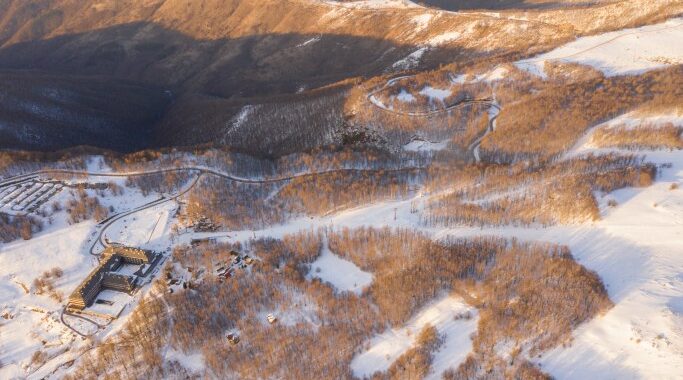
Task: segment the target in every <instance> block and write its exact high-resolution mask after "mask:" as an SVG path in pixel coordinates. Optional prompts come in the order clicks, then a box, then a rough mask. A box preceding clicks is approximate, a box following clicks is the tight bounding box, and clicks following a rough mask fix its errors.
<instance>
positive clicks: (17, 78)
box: [0, 71, 170, 151]
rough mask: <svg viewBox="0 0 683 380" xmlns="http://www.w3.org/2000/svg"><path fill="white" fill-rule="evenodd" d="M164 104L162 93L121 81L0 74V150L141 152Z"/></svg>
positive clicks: (17, 73) (28, 73)
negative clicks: (88, 148) (80, 147)
mask: <svg viewBox="0 0 683 380" xmlns="http://www.w3.org/2000/svg"><path fill="white" fill-rule="evenodd" d="M169 101H170V95H169V94H168V93H167V92H165V91H164V90H162V89H158V88H148V87H141V86H139V85H135V84H130V83H126V82H122V81H113V80H109V79H102V78H80V77H67V76H54V75H50V74H44V73H38V72H30V71H22V72H14V71H0V148H4V149H37V150H56V149H61V148H65V147H74V146H78V145H93V146H98V147H102V148H108V149H115V150H120V151H133V150H137V149H141V148H144V147H146V146H149V145H150V143H151V142H152V135H151V131H150V130H149V126H150V125H153V124H154V123H156V122H157V120H158V119H159V118H160V117H161V115H162V114H163V112H164V110H165V108H166V106H167V104H168V103H169Z"/></svg>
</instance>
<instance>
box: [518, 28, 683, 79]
mask: <svg viewBox="0 0 683 380" xmlns="http://www.w3.org/2000/svg"><path fill="white" fill-rule="evenodd" d="M681 39H683V18H675V19H671V20H669V21H667V22H664V23H661V24H656V25H647V26H643V27H640V28H633V29H624V30H619V31H615V32H609V33H604V34H600V35H596V36H590V37H581V38H579V39H577V40H576V41H573V42H571V43H569V44H567V45H564V46H561V47H559V48H557V49H554V50H552V51H550V52H548V53H545V54H542V55H540V56H538V57H534V58H531V59H528V60H523V61H519V62H517V66H518V67H520V68H522V69H524V70H527V71H529V72H531V73H533V74H536V75H540V76H545V72H544V65H545V63H546V62H552V61H559V62H574V63H580V64H583V65H589V66H593V67H595V68H596V69H598V70H600V71H602V72H603V73H604V74H605V75H606V76H614V75H629V74H630V75H633V74H638V73H642V72H644V71H647V70H652V69H657V68H661V67H664V66H669V65H679V64H682V63H683V58H681V57H683V44H681V43H680V41H681Z"/></svg>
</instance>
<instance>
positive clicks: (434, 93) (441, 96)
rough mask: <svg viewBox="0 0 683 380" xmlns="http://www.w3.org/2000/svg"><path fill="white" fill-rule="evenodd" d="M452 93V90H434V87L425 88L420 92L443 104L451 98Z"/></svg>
mask: <svg viewBox="0 0 683 380" xmlns="http://www.w3.org/2000/svg"><path fill="white" fill-rule="evenodd" d="M451 94H452V91H451V89H448V88H445V89H441V88H434V87H432V86H425V87H424V88H423V89H422V90H420V95H424V96H427V97H429V98H431V99H432V100H434V99H436V100H439V101H441V102H443V101H444V100H445V99H446V98H447V97H449V96H451Z"/></svg>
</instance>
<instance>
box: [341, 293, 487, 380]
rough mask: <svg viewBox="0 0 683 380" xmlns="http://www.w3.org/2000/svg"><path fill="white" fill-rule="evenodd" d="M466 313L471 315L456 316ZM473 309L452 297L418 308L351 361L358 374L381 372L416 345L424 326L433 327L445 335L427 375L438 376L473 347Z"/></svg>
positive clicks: (454, 365) (369, 344)
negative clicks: (408, 318) (400, 325)
mask: <svg viewBox="0 0 683 380" xmlns="http://www.w3.org/2000/svg"><path fill="white" fill-rule="evenodd" d="M466 314H467V315H469V317H470V318H459V319H456V318H455V317H456V316H464V315H466ZM476 315H477V314H476V309H474V308H472V307H471V306H468V305H467V304H465V303H464V302H463V301H462V299H460V298H458V297H454V296H447V297H444V298H442V299H440V300H438V301H436V302H434V303H432V304H430V305H428V306H426V307H424V308H423V309H422V310H421V311H419V312H418V313H417V314H416V315H415V316H414V317H413V318H412V319H411V320H410V321H409V322H408V323H407V324H406V325H405V326H403V327H401V328H399V329H391V330H389V331H386V332H384V333H382V334H380V335H378V336H376V337H374V338H373V339H372V340H371V341H370V342H368V343H367V347H368V348H367V349H366V350H365V351H363V352H362V353H361V354H358V355H356V356H355V357H354V358H353V361H352V362H351V369H352V370H353V374H354V375H355V376H358V377H361V378H362V377H365V376H368V377H369V376H371V375H372V374H373V373H375V372H376V371H379V372H383V371H386V370H387V369H389V367H390V366H391V364H392V363H393V362H394V361H395V360H396V359H397V358H398V357H399V356H401V355H402V354H404V353H405V352H406V351H408V349H410V348H411V347H412V346H413V345H414V344H415V342H414V341H415V339H416V337H417V336H418V335H419V333H420V331H421V330H422V328H424V327H425V326H426V325H432V326H433V327H435V328H436V329H437V330H438V331H439V334H441V335H443V336H444V344H443V345H442V346H441V348H440V349H439V350H438V351H437V352H436V353H435V355H434V363H433V367H432V373H431V374H430V376H429V378H434V379H439V378H441V374H442V373H443V371H445V370H447V369H448V368H457V366H458V365H459V364H460V362H462V361H463V360H464V359H465V357H467V354H468V353H469V352H470V350H471V349H472V341H471V340H470V335H471V334H472V333H473V332H474V331H476V329H477V318H476Z"/></svg>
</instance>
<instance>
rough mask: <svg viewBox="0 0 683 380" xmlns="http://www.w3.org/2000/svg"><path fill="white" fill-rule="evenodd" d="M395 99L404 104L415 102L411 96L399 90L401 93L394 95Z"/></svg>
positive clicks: (403, 90)
mask: <svg viewBox="0 0 683 380" xmlns="http://www.w3.org/2000/svg"><path fill="white" fill-rule="evenodd" d="M396 99H398V100H400V101H402V102H404V103H409V102H412V101H414V100H415V97H414V96H413V94H411V93H409V92H408V91H406V90H405V89H401V92H399V94H398V95H396Z"/></svg>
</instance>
